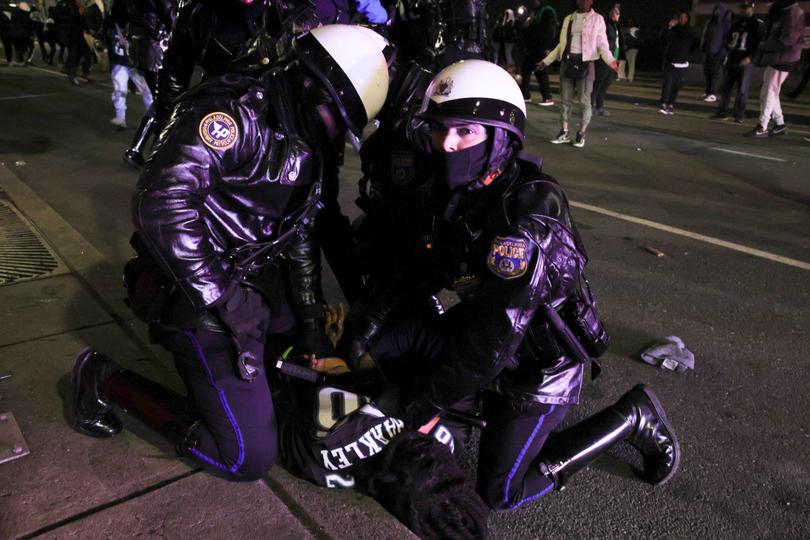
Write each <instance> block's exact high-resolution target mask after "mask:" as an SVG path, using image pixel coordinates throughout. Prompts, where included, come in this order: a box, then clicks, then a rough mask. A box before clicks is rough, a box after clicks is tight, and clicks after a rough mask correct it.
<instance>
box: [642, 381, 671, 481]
mask: <svg viewBox="0 0 810 540" xmlns="http://www.w3.org/2000/svg"><path fill="white" fill-rule="evenodd" d="M636 389H638V390H640V391H642V392H644V395H645V396H647V399H649V400H650V403H652V406H653V409H655V414H657V415H658V418H660V419H661V422H662V423H663V424H664V427H666V428H667V431H668V432H669V436H670V438H671V439H672V446H673V447H674V448H675V461H674V462H673V464H672V469H670V471H669V474H667V475H666V476H665V477H663V478H662V479H661V480H659V481H658V482H657V483H656V484H655V485H656V486H662V485H664V484H666V483H667V482H669V481H670V480H671V479H672V477H673V476H675V473H676V472H677V471H678V467H679V466H680V464H681V446H680V444H678V437H677V436H676V435H675V430H674V429H673V428H672V424H670V423H669V418H667V414H666V412H664V406H663V405H662V404H661V402H660V401H659V400H658V396H657V395H655V392H653V390H652V388H650V387H648V386H647V385H644V384H639V385H638V386H636Z"/></svg>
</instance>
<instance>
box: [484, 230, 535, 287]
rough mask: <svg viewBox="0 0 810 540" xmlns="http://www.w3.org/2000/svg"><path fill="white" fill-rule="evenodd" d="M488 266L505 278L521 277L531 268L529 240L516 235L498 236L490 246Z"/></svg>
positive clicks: (497, 274)
mask: <svg viewBox="0 0 810 540" xmlns="http://www.w3.org/2000/svg"><path fill="white" fill-rule="evenodd" d="M487 266H488V267H489V269H490V270H491V271H492V273H493V274H495V275H496V276H498V277H501V278H503V279H516V278H519V277H520V276H522V275H523V274H525V273H526V270H528V268H529V242H528V241H527V240H526V239H524V238H518V237H515V236H496V237H495V239H494V240H493V241H492V244H491V245H490V248H489V255H487Z"/></svg>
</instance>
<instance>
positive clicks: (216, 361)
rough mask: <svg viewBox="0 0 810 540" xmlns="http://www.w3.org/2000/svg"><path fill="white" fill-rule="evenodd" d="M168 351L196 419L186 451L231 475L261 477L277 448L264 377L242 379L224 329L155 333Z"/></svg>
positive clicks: (267, 388)
mask: <svg viewBox="0 0 810 540" xmlns="http://www.w3.org/2000/svg"><path fill="white" fill-rule="evenodd" d="M160 341H161V344H162V345H163V346H164V347H166V348H167V349H169V350H170V351H171V352H172V353H173V354H174V360H175V365H176V366H177V370H178V372H179V374H180V376H181V378H182V380H183V382H184V383H185V385H186V387H187V389H188V398H189V400H191V402H192V403H193V405H194V407H195V409H196V410H195V412H196V413H197V414H199V417H200V419H201V422H200V423H199V424H197V425H196V426H195V428H194V429H193V432H192V434H191V437H192V438H193V439H194V440H195V444H194V445H193V448H192V449H191V454H192V455H193V456H194V457H196V458H197V459H198V460H199V461H201V462H202V463H203V464H204V465H205V466H207V467H208V468H212V469H215V470H217V471H221V472H222V473H224V474H226V475H227V476H229V477H231V478H233V479H237V480H256V479H258V478H261V477H263V476H264V475H265V474H266V473H267V471H269V470H270V467H271V466H272V465H273V463H275V461H276V456H277V452H278V444H277V435H276V415H275V411H274V409H273V398H272V396H271V395H270V389H269V386H268V383H267V378H266V377H257V378H256V379H254V380H253V381H252V382H248V381H245V380H243V379H242V378H241V377H239V375H238V373H237V371H236V367H235V366H236V363H235V359H234V357H235V355H236V349H235V347H234V345H233V342H232V341H231V338H230V336H229V335H228V334H225V333H221V332H215V331H212V330H209V329H205V328H202V329H196V330H184V331H181V332H176V333H173V334H171V335H168V336H166V337H165V339H161V340H160Z"/></svg>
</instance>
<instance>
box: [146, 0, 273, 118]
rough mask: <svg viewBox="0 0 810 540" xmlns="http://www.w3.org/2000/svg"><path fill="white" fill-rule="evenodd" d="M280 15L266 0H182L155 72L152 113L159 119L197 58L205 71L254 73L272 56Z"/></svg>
mask: <svg viewBox="0 0 810 540" xmlns="http://www.w3.org/2000/svg"><path fill="white" fill-rule="evenodd" d="M278 32H279V23H278V17H277V15H276V12H275V10H274V9H272V8H271V7H270V6H268V3H267V1H266V0H262V1H257V2H254V3H253V4H250V5H249V6H243V5H242V4H239V3H237V2H234V1H226V0H184V1H182V2H181V3H180V5H179V7H178V11H177V22H176V24H175V28H174V30H173V31H172V33H171V36H170V38H169V45H168V48H167V49H166V54H165V55H164V57H163V64H162V66H161V70H160V72H159V74H158V91H157V97H156V104H155V107H156V109H155V114H156V117H157V119H158V122H159V123H160V124H161V125H163V124H165V122H166V121H167V120H168V118H169V116H170V115H171V110H172V106H173V103H174V101H175V100H176V99H177V98H178V97H179V96H180V94H182V93H183V92H185V91H186V90H187V89H188V88H189V86H190V83H191V76H192V74H193V73H194V67H195V66H196V65H197V64H199V65H200V66H201V67H202V69H203V72H204V73H205V75H206V76H208V77H217V76H219V75H223V74H225V73H243V74H256V73H258V71H259V70H261V69H266V68H267V66H268V65H269V64H270V63H271V62H272V61H273V60H274V53H273V47H274V44H275V38H274V36H275V35H277V33H278Z"/></svg>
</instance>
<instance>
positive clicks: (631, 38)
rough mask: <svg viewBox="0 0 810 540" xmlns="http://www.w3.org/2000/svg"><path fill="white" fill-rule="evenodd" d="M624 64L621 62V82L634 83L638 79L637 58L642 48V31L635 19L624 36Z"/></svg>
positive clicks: (630, 22)
mask: <svg viewBox="0 0 810 540" xmlns="http://www.w3.org/2000/svg"><path fill="white" fill-rule="evenodd" d="M624 47H625V51H624V56H625V60H624V62H619V80H620V81H622V80H626V81H627V82H633V81H634V80H635V78H636V57H637V56H638V49H639V48H640V47H641V29H640V28H639V27H638V25H637V24H636V22H635V21H634V20H633V19H630V21H629V22H628V24H627V33H626V34H625V36H624Z"/></svg>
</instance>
